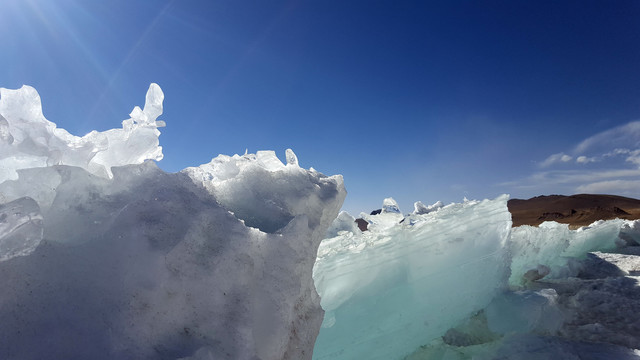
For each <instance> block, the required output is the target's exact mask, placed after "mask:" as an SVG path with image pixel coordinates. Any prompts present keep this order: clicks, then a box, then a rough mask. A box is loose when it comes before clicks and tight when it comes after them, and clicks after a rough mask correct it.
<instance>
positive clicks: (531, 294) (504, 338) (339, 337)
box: [314, 196, 640, 360]
mask: <svg viewBox="0 0 640 360" xmlns="http://www.w3.org/2000/svg"><path fill="white" fill-rule="evenodd" d="M506 202H507V196H502V197H499V198H497V199H495V200H485V201H482V202H478V201H465V202H463V203H461V204H450V205H447V206H443V204H442V203H440V202H438V203H436V204H434V205H432V206H429V207H427V206H425V205H423V204H422V203H416V205H415V210H414V212H413V213H411V214H409V215H406V216H405V215H402V213H401V211H400V210H399V209H398V206H397V204H396V203H395V202H394V201H393V199H390V198H389V199H385V200H384V201H383V207H382V210H381V212H380V213H378V214H376V215H367V214H365V213H362V214H361V215H360V216H361V217H362V218H364V220H366V221H367V222H368V230H367V231H365V232H361V231H360V230H358V229H357V228H355V227H354V225H353V223H354V221H355V219H354V218H353V217H352V216H350V215H349V214H347V213H341V214H340V216H339V217H338V218H337V219H336V220H335V221H334V224H333V225H332V226H331V227H330V230H329V232H328V238H327V239H325V240H324V241H323V242H322V243H321V244H320V248H319V250H318V259H317V261H316V264H315V267H314V279H315V282H316V287H317V289H318V293H319V294H320V296H321V299H322V300H321V304H322V307H323V308H324V309H325V311H326V313H325V318H324V322H323V325H322V329H321V330H320V334H319V336H318V340H317V342H316V346H315V349H314V359H403V358H405V356H406V359H430V360H433V359H470V358H472V357H474V358H478V359H494V358H519V359H538V358H545V357H546V358H565V357H567V356H569V358H571V357H572V356H573V357H575V356H578V355H579V356H583V355H584V354H587V353H589V352H593V351H599V352H601V353H602V354H603V355H602V356H603V357H593V358H594V359H596V358H607V356H618V357H619V358H625V359H627V358H629V359H630V358H633V359H636V358H638V357H637V355H639V354H636V353H634V352H633V351H631V350H629V349H628V348H634V347H638V346H640V343H635V342H632V341H629V339H633V338H639V336H637V335H640V334H638V333H637V330H634V329H637V328H638V327H637V324H636V320H635V319H636V316H635V314H636V313H637V311H638V306H640V303H638V304H639V305H637V306H636V305H633V304H634V300H633V299H634V297H636V296H637V290H634V289H638V288H635V287H634V286H633V281H631V282H629V281H617V280H604V281H605V285H603V286H608V287H609V288H611V289H618V290H616V291H617V292H618V293H620V294H622V295H620V296H617V297H616V295H612V294H610V295H611V296H610V299H608V300H606V301H603V300H602V299H600V300H597V299H599V298H600V296H603V297H606V294H605V293H603V294H602V295H597V294H596V293H594V292H593V291H591V288H590V286H591V285H590V283H585V282H581V280H568V284H572V285H563V286H559V285H554V284H559V283H561V281H564V280H562V279H566V278H567V277H569V279H576V278H575V277H576V276H578V277H585V276H587V274H588V273H589V272H590V271H594V270H593V269H601V268H602V266H593V265H590V264H589V263H588V262H587V260H588V259H589V258H590V256H591V255H589V254H590V252H592V251H597V250H600V251H611V250H616V249H618V247H620V246H626V245H633V244H635V245H637V240H638V239H640V231H639V230H640V221H627V220H610V221H599V222H596V223H594V224H592V225H591V226H588V227H583V228H580V229H578V230H570V229H569V228H568V226H567V225H563V224H557V223H551V222H548V223H543V224H542V225H541V226H540V227H531V226H521V227H517V228H515V229H513V230H511V217H510V214H509V213H508V211H507V207H506ZM374 213H375V212H374ZM600 256H603V255H600ZM616 259H619V258H616ZM638 259H640V257H637V259H634V261H635V262H634V261H632V260H629V259H627V258H623V259H622V260H618V262H619V263H624V264H625V266H626V268H627V269H628V270H629V269H635V268H636V267H638V268H640V260H638ZM621 266H622V265H621ZM629 271H635V270H629ZM543 281H555V283H544V282H543ZM618 283H620V284H622V285H614V284H618ZM545 284H546V285H545ZM629 284H631V285H629ZM625 286H626V287H625ZM629 286H631V287H630V288H629ZM568 288H569V289H574V291H573V292H571V291H570V290H568ZM578 289H580V290H578ZM612 291H613V290H612ZM586 299H589V300H586ZM616 299H619V300H616ZM607 302H613V303H614V304H615V306H614V305H611V306H609V307H608V309H609V310H608V312H606V311H605V313H604V315H602V314H601V315H599V317H598V316H596V315H594V314H599V312H598V311H594V309H593V307H594V306H596V305H594V304H604V303H607ZM636 302H637V301H636ZM623 304H627V305H623ZM616 307H617V308H618V309H623V308H624V309H626V310H625V311H624V313H625V314H626V315H625V316H626V318H628V319H631V320H629V321H616V324H617V325H611V324H609V322H611V321H613V320H612V319H616V318H618V317H619V314H615V313H614V312H615V311H613V309H614V308H616ZM600 310H602V309H600ZM600 313H602V311H601V312H600ZM580 319H581V320H580ZM601 323H605V324H608V325H607V328H610V329H614V330H607V331H609V332H608V333H607V334H608V335H607V334H604V333H603V331H604V330H602V326H601V325H598V324H601ZM576 324H578V325H576ZM616 333H617V334H618V335H615V336H614V335H613V334H616ZM584 341H600V342H606V343H608V344H606V345H598V344H596V345H593V344H584V343H583V342H584ZM536 346H547V347H549V349H548V350H547V351H546V352H544V353H543V354H540V353H538V352H537V350H536ZM580 354H582V355H580ZM549 356H550V357H549Z"/></svg>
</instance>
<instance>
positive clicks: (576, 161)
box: [499, 121, 640, 197]
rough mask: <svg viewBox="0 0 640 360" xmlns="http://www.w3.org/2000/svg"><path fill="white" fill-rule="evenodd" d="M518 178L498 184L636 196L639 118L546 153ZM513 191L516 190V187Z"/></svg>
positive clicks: (639, 168)
mask: <svg viewBox="0 0 640 360" xmlns="http://www.w3.org/2000/svg"><path fill="white" fill-rule="evenodd" d="M537 168H538V169H537V171H533V172H532V173H531V174H530V175H529V176H526V177H524V178H522V179H520V180H518V181H511V182H505V183H502V184H499V185H500V186H504V187H507V188H508V187H511V188H512V189H514V190H521V191H523V192H527V193H537V194H545V193H608V194H619V195H626V196H634V197H640V121H633V122H630V123H627V124H625V125H621V126H617V127H615V128H612V129H609V130H606V131H603V132H600V133H598V134H595V135H593V136H591V137H588V138H586V139H584V140H583V141H581V142H580V143H578V144H577V145H576V146H574V147H573V148H569V149H568V150H566V151H564V152H559V153H555V154H552V155H549V156H548V157H547V158H546V159H544V160H543V161H541V162H539V163H538V165H537ZM516 192H517V191H516Z"/></svg>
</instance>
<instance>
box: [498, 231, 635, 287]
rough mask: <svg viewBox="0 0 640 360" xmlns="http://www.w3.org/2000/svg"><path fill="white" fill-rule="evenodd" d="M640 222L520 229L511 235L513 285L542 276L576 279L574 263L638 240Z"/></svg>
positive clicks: (575, 264)
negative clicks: (574, 228)
mask: <svg viewBox="0 0 640 360" xmlns="http://www.w3.org/2000/svg"><path fill="white" fill-rule="evenodd" d="M638 224H640V221H638V220H636V221H629V220H621V219H614V220H608V221H597V222H595V223H593V224H591V225H590V226H586V227H582V228H580V229H577V230H570V229H569V226H568V225H567V224H559V223H556V222H551V221H549V222H544V223H542V224H540V226H539V227H534V226H527V225H524V226H518V227H517V228H515V229H514V230H513V232H512V235H511V242H510V252H511V254H512V255H511V256H512V264H511V276H510V278H509V283H510V284H511V285H512V286H522V285H524V284H525V283H526V282H528V281H533V280H537V279H540V278H543V277H545V276H546V277H547V278H559V277H567V276H575V275H577V273H578V272H579V271H580V267H579V266H577V262H576V261H575V260H579V259H583V258H584V257H586V256H587V253H589V252H591V251H611V250H614V249H616V248H617V247H618V246H620V245H622V244H626V243H627V241H634V240H633V239H635V238H639V237H638V231H637V229H638V228H639V227H640V226H639V225H638Z"/></svg>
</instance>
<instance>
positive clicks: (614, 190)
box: [576, 180, 640, 196]
mask: <svg viewBox="0 0 640 360" xmlns="http://www.w3.org/2000/svg"><path fill="white" fill-rule="evenodd" d="M576 190H577V192H581V193H592V194H618V195H627V196H638V191H639V190H640V180H607V181H599V182H594V183H591V184H584V185H580V186H578V187H577V188H576Z"/></svg>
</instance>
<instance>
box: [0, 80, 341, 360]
mask: <svg viewBox="0 0 640 360" xmlns="http://www.w3.org/2000/svg"><path fill="white" fill-rule="evenodd" d="M0 94H1V96H2V97H1V98H0V116H1V117H0V119H1V125H2V127H1V129H0V134H1V135H2V139H1V140H2V143H1V144H0V147H1V148H0V154H1V155H0V156H1V157H2V159H1V160H0V161H1V168H2V173H1V175H0V176H2V177H1V178H0V196H1V199H0V204H2V205H0V279H2V280H1V281H0V286H1V288H2V290H1V291H0V319H2V321H1V322H0V335H1V336H0V358H3V359H43V358H57V359H63V358H85V359H177V358H184V359H186V358H193V359H210V358H215V359H308V358H310V357H311V351H312V348H313V343H314V340H315V337H316V335H317V332H318V329H319V327H320V323H321V321H322V315H323V311H322V309H321V308H320V306H319V301H320V300H319V298H318V295H317V293H316V291H315V288H314V285H313V281H312V277H311V275H312V268H313V263H314V259H315V254H316V251H317V247H318V245H319V243H320V241H321V239H322V237H323V236H324V233H325V232H326V229H327V228H328V226H329V225H330V223H331V221H332V220H333V219H334V218H335V217H336V215H337V213H338V210H339V209H340V207H341V204H342V202H343V200H344V197H345V190H344V186H343V181H342V178H341V177H340V176H332V177H327V176H324V175H322V174H321V173H319V172H316V171H313V170H304V169H302V168H300V167H299V166H298V164H297V159H296V156H295V154H293V152H292V151H287V154H286V158H287V164H286V165H285V164H282V163H281V162H279V161H278V160H277V158H276V157H275V156H274V155H273V154H272V153H269V152H259V153H258V154H255V155H252V154H245V155H244V156H234V157H225V156H219V157H217V158H216V159H214V160H213V161H212V162H211V163H210V164H205V165H202V166H201V167H199V168H190V169H188V170H185V171H184V172H181V173H175V174H168V173H165V172H163V171H161V170H160V169H158V168H157V166H156V165H155V163H154V162H152V161H144V160H145V159H152V160H156V159H159V158H160V157H161V151H160V147H159V146H158V135H159V132H158V130H157V127H159V126H161V125H162V122H160V121H157V120H156V118H157V116H158V115H160V114H161V113H162V97H163V96H162V92H161V90H160V88H159V87H158V86H157V85H151V87H150V88H149V92H148V93H147V102H146V105H145V107H144V110H140V109H139V108H136V109H134V111H133V112H132V115H131V116H132V118H131V119H129V120H125V121H124V122H123V128H122V129H117V130H109V131H106V132H103V133H98V132H92V133H90V134H88V135H86V136H84V137H75V136H72V135H70V134H68V133H67V132H66V131H64V130H62V129H57V128H56V126H55V124H53V123H51V122H49V121H47V120H46V119H45V118H44V117H43V116H42V111H41V109H40V99H39V97H38V95H37V93H36V92H35V90H34V89H32V88H29V87H23V88H22V89H20V90H6V89H2V90H0ZM229 159H235V160H234V161H233V163H231V161H228V160H229ZM217 164H223V165H221V166H223V167H224V168H216V166H217ZM122 165H124V166H122ZM258 176H259V177H260V178H259V180H260V181H259V183H258V182H257V181H256V178H254V177H258ZM247 191H248V193H247ZM228 194H235V195H234V196H236V195H238V194H245V196H243V197H239V198H233V197H229V196H228ZM284 195H286V196H284ZM260 229H262V230H264V231H261V230H260Z"/></svg>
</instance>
